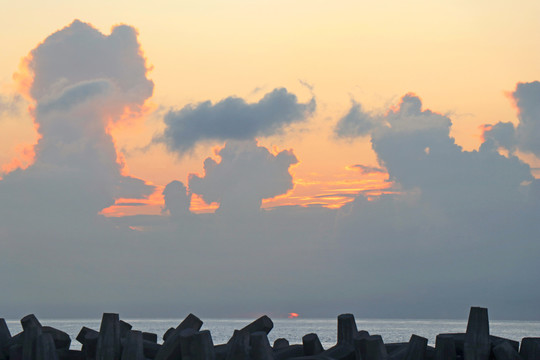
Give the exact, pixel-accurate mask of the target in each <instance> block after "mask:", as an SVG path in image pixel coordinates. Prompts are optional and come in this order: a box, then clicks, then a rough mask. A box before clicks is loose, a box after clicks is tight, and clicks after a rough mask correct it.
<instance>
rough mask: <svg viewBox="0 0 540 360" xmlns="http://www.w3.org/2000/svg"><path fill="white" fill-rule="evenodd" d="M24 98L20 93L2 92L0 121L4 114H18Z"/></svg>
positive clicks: (0, 97) (0, 96) (0, 95)
mask: <svg viewBox="0 0 540 360" xmlns="http://www.w3.org/2000/svg"><path fill="white" fill-rule="evenodd" d="M22 103H23V99H22V97H21V96H20V95H15V96H4V95H2V94H0V121H1V120H2V118H3V117H4V116H14V115H18V114H19V112H20V111H21V105H22Z"/></svg>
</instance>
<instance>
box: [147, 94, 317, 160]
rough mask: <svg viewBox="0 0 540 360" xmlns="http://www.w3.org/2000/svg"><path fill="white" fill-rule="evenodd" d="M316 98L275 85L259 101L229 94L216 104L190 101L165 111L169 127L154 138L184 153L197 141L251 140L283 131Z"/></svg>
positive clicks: (312, 108)
mask: <svg viewBox="0 0 540 360" xmlns="http://www.w3.org/2000/svg"><path fill="white" fill-rule="evenodd" d="M315 107H316V102H315V98H312V99H311V101H309V102H307V103H299V102H298V99H297V98H296V95H294V94H292V93H290V92H288V91H287V90H286V89H284V88H280V89H274V90H273V91H271V92H269V93H267V94H266V95H265V96H264V97H263V98H262V99H261V100H260V101H259V102H257V103H251V104H250V103H246V101H245V100H243V99H241V98H237V97H228V98H226V99H224V100H221V101H220V102H218V103H216V104H212V103H211V102H210V101H205V102H202V103H200V104H197V105H187V106H185V107H184V108H182V109H181V110H179V111H170V112H168V113H167V114H166V115H165V119H164V121H165V125H166V128H165V131H164V132H163V134H162V135H160V136H158V137H157V138H156V139H155V140H154V141H157V142H163V143H165V144H166V145H167V148H168V149H169V150H170V151H173V152H177V153H178V154H184V153H186V152H188V151H190V150H193V148H194V147H195V145H196V144H197V143H201V142H203V143H204V142H216V141H218V142H220V141H226V140H250V139H254V138H255V137H258V136H271V135H275V134H279V133H281V132H282V131H284V129H285V128H286V127H287V126H288V125H291V124H293V123H295V122H299V121H303V120H305V119H306V118H307V117H308V116H310V115H311V114H313V112H314V111H315Z"/></svg>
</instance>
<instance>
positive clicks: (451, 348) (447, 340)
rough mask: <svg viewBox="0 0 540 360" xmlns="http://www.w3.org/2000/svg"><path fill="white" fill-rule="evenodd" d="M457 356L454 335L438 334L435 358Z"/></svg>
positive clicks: (447, 359) (453, 358)
mask: <svg viewBox="0 0 540 360" xmlns="http://www.w3.org/2000/svg"><path fill="white" fill-rule="evenodd" d="M456 356H457V355H456V342H455V340H454V337H453V336H446V335H442V334H439V335H437V337H436V339H435V360H456Z"/></svg>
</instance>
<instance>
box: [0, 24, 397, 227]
mask: <svg viewBox="0 0 540 360" xmlns="http://www.w3.org/2000/svg"><path fill="white" fill-rule="evenodd" d="M118 25H121V24H115V25H113V26H112V27H111V29H114V27H116V26H118ZM69 26H70V25H67V26H65V27H63V28H66V27H69ZM60 30H61V29H59V30H58V31H60ZM135 31H136V32H137V34H138V30H137V29H136V28H135ZM137 39H138V37H137ZM44 41H45V40H44ZM137 41H138V40H137ZM42 43H43V42H41V43H39V44H38V45H36V48H37V47H38V46H39V45H40V44H42ZM138 48H139V53H140V55H141V57H142V58H143V59H144V62H145V68H146V76H147V77H148V75H149V73H150V72H151V71H152V69H153V66H152V65H149V62H148V59H147V57H146V56H145V55H144V51H143V49H142V45H141V44H140V43H139V47H138ZM32 59H33V53H32V51H30V52H29V53H28V55H26V56H25V57H23V58H22V60H21V62H20V65H19V69H18V70H17V71H16V72H15V73H14V74H13V80H14V81H15V83H16V87H17V91H18V92H19V93H20V94H21V95H22V96H23V97H24V98H25V99H26V100H27V101H28V102H29V103H30V105H29V107H28V111H29V113H30V115H31V117H32V119H33V123H34V128H35V130H36V138H35V141H34V142H33V143H32V144H19V145H18V147H17V155H16V156H15V158H13V159H12V160H11V162H9V163H7V164H4V165H2V172H3V174H7V173H9V172H12V171H14V170H16V169H26V168H28V167H29V166H31V165H32V164H33V163H34V161H35V156H36V153H35V147H36V145H37V143H38V141H39V139H40V138H41V134H40V133H39V124H38V123H37V121H36V120H35V100H34V99H33V97H32V96H31V94H30V90H31V87H32V84H33V81H34V74H33V72H32V70H31V67H30V63H31V62H32ZM398 106H399V105H398ZM156 109H157V106H156V105H155V104H154V103H152V97H150V98H149V99H147V100H146V101H145V102H144V103H143V105H141V106H126V107H125V108H124V109H123V112H122V114H120V116H117V117H111V116H109V117H107V118H106V124H105V126H106V132H107V134H108V135H110V137H111V139H112V141H113V144H114V147H115V150H116V162H117V164H118V166H119V169H120V172H121V174H122V175H123V176H131V177H134V178H137V177H135V176H133V175H131V174H130V171H129V168H128V164H127V163H126V160H125V156H124V154H123V153H122V151H121V150H120V149H119V146H118V143H117V140H116V138H117V135H118V134H120V133H121V132H122V131H124V130H125V129H126V128H129V127H135V126H141V125H142V124H143V119H144V118H146V116H148V115H149V114H150V113H152V112H153V111H154V110H156ZM389 111H394V108H390V109H389ZM219 150H220V148H219V147H216V148H214V155H215V157H218V155H217V154H218V152H219ZM269 151H271V152H272V153H274V155H275V154H277V153H278V152H279V149H278V148H277V147H276V146H274V147H273V148H272V149H271V150H270V149H269ZM291 151H292V150H291ZM297 166H298V163H297V164H295V165H293V166H291V169H290V171H291V172H292V176H293V188H292V189H291V190H289V191H287V192H286V193H285V194H282V195H278V196H275V197H273V198H268V199H263V201H262V206H261V207H262V208H263V209H270V208H275V207H279V206H302V207H309V206H323V207H327V208H332V209H337V208H340V207H342V206H343V205H345V204H347V203H348V202H351V201H353V199H354V196H357V195H358V194H364V195H365V196H366V197H367V198H368V200H372V199H374V198H375V197H377V196H380V195H381V194H385V193H390V192H391V191H388V189H389V188H391V187H392V183H391V182H389V181H388V174H386V173H377V174H373V173H370V174H361V176H360V177H359V178H355V177H351V178H349V177H347V178H345V179H339V180H335V179H328V178H323V179H319V180H316V179H302V178H295V174H294V168H295V167H297ZM344 170H346V171H349V170H351V168H349V167H346V168H345V169H344ZM0 180H1V177H0ZM140 180H142V181H145V180H144V179H140ZM145 183H146V184H148V185H153V186H155V189H156V190H155V191H154V193H153V194H151V195H150V196H148V197H147V198H144V199H129V198H118V199H116V200H115V203H114V204H113V205H112V206H109V207H107V208H104V209H102V210H101V211H100V214H101V215H104V216H107V217H122V216H129V215H142V214H145V215H159V214H162V212H163V206H164V198H163V194H162V192H163V189H164V185H159V186H156V185H154V184H152V183H150V182H147V181H145ZM218 207H219V204H218V203H211V204H207V203H206V202H205V201H204V200H203V199H202V197H201V196H199V195H197V194H192V198H191V205H190V210H191V211H192V212H194V213H210V212H214V211H215V210H216V209H217V208H218Z"/></svg>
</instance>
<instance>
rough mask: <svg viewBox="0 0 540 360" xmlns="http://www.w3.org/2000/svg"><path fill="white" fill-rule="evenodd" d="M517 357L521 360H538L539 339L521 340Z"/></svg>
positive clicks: (539, 355) (527, 338)
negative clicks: (521, 359)
mask: <svg viewBox="0 0 540 360" xmlns="http://www.w3.org/2000/svg"><path fill="white" fill-rule="evenodd" d="M519 355H520V356H521V357H522V358H523V360H540V338H538V337H526V338H523V339H522V340H521V347H520V349H519Z"/></svg>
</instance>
